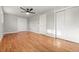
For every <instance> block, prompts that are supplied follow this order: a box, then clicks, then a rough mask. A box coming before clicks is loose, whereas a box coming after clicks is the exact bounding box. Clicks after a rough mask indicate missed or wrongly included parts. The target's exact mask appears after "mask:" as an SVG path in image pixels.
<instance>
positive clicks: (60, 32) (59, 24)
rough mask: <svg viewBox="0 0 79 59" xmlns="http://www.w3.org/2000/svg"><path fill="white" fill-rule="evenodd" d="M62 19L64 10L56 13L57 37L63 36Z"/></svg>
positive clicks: (63, 19) (63, 18)
mask: <svg viewBox="0 0 79 59" xmlns="http://www.w3.org/2000/svg"><path fill="white" fill-rule="evenodd" d="M64 21H65V11H64V10H63V11H60V12H57V13H56V29H55V31H56V36H57V37H58V38H63V33H64Z"/></svg>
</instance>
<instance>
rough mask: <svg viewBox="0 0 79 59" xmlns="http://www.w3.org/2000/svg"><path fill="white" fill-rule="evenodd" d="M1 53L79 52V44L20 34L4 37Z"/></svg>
mask: <svg viewBox="0 0 79 59" xmlns="http://www.w3.org/2000/svg"><path fill="white" fill-rule="evenodd" d="M0 51H1V52H31V51H32V52H33V51H34V52H52V51H53V52H54V51H79V44H78V43H73V42H69V41H66V40H62V39H55V38H53V37H49V36H45V35H41V34H37V33H33V32H19V33H12V34H6V35H4V37H3V39H2V41H1V43H0Z"/></svg>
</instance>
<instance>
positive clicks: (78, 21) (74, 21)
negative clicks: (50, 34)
mask: <svg viewBox="0 0 79 59" xmlns="http://www.w3.org/2000/svg"><path fill="white" fill-rule="evenodd" d="M57 24H58V25H57V33H60V36H59V35H58V34H57V35H58V36H59V37H61V38H64V39H66V40H69V41H73V42H78V43H79V7H73V8H69V9H66V10H64V11H61V12H58V13H57Z"/></svg>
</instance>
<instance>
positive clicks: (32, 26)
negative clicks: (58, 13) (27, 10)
mask: <svg viewBox="0 0 79 59" xmlns="http://www.w3.org/2000/svg"><path fill="white" fill-rule="evenodd" d="M29 30H30V31H32V32H37V33H42V34H47V35H53V34H54V30H55V29H54V12H53V9H52V10H49V11H47V12H46V13H42V14H39V15H35V16H33V17H31V18H29Z"/></svg>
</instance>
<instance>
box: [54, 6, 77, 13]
mask: <svg viewBox="0 0 79 59" xmlns="http://www.w3.org/2000/svg"><path fill="white" fill-rule="evenodd" d="M74 7H77V6H69V7H64V8H61V9H58V10H54V12H55V13H57V12H61V11H63V10H66V9H69V8H74Z"/></svg>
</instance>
